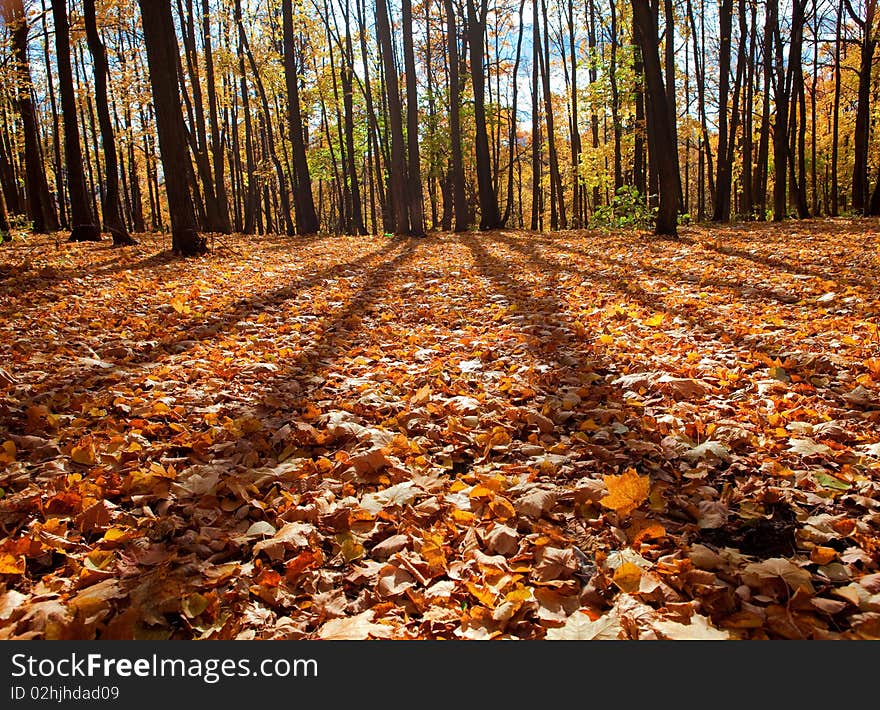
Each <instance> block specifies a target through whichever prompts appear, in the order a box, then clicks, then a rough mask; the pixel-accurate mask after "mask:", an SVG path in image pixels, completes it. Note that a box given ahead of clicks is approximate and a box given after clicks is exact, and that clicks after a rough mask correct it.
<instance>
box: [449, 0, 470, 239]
mask: <svg viewBox="0 0 880 710" xmlns="http://www.w3.org/2000/svg"><path fill="white" fill-rule="evenodd" d="M443 7H444V9H445V12H446V45H447V52H448V54H449V140H450V148H449V151H450V154H451V155H450V161H451V163H452V167H451V170H450V177H451V182H452V204H453V207H454V209H455V226H454V227H453V228H454V230H455V231H456V232H464V231H466V230H467V228H468V209H467V201H466V199H465V194H464V166H463V164H462V152H461V77H460V76H459V72H458V70H459V66H460V60H459V56H458V29H457V26H456V22H455V9H454V8H453V5H452V0H444V2H443Z"/></svg>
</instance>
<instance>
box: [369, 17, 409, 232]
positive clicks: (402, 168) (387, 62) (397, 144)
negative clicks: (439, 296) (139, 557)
mask: <svg viewBox="0 0 880 710" xmlns="http://www.w3.org/2000/svg"><path fill="white" fill-rule="evenodd" d="M376 34H377V36H378V40H379V47H380V49H381V51H382V64H383V67H384V69H385V99H386V101H387V102H388V120H389V124H390V130H391V164H390V165H389V166H388V167H389V173H390V176H389V182H390V183H391V211H392V215H393V221H392V226H393V228H394V232H395V233H396V234H402V235H409V234H411V232H410V223H409V219H410V207H409V200H410V195H409V190H408V189H407V183H408V180H407V172H406V153H405V147H404V146H405V143H404V139H403V122H402V121H403V119H402V116H403V106H402V104H401V101H400V86H399V83H400V82H399V81H398V78H397V66H396V65H395V62H394V47H393V46H392V43H391V25H390V21H389V19H388V5H387V3H386V2H385V0H376Z"/></svg>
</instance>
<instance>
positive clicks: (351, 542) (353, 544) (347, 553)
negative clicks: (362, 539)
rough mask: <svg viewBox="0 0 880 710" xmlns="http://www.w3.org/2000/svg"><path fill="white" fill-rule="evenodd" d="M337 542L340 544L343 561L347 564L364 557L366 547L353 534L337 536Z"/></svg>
mask: <svg viewBox="0 0 880 710" xmlns="http://www.w3.org/2000/svg"><path fill="white" fill-rule="evenodd" d="M336 542H337V543H338V544H339V547H340V550H339V551H340V552H341V553H342V559H344V560H345V561H346V562H351V561H353V560H356V559H359V558H361V557H363V556H364V552H365V550H364V546H363V545H361V544H360V543H359V542H358V541H357V538H356V537H355V536H354V535H352V534H351V533H342V534H341V535H337V536H336Z"/></svg>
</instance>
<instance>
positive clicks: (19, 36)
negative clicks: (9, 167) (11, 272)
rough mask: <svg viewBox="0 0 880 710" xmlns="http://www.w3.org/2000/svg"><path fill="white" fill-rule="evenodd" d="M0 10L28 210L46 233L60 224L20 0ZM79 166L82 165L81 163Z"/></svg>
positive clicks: (9, 1)
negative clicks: (7, 39) (7, 36)
mask: <svg viewBox="0 0 880 710" xmlns="http://www.w3.org/2000/svg"><path fill="white" fill-rule="evenodd" d="M0 11H2V13H3V19H4V22H5V24H6V26H7V27H8V28H9V32H10V34H11V40H12V52H13V57H14V62H15V77H16V82H15V105H16V108H17V109H18V113H19V115H20V116H21V124H22V125H21V129H22V132H23V133H24V172H25V187H26V194H27V214H28V216H29V217H30V218H31V220H33V223H34V231H35V232H37V233H42V234H47V233H49V232H55V231H57V230H58V228H59V226H60V225H59V222H58V212H57V211H56V209H55V205H54V203H53V202H52V196H51V195H50V194H49V184H48V182H47V180H46V171H45V169H44V167H43V161H42V157H41V155H40V129H39V124H38V123H37V112H36V110H35V108H34V102H33V99H32V98H31V86H32V82H31V70H30V63H29V61H28V49H27V44H28V26H27V17H26V15H25V12H24V5H23V3H22V0H7V1H6V2H3V3H0ZM80 167H81V166H80Z"/></svg>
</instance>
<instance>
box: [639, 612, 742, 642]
mask: <svg viewBox="0 0 880 710" xmlns="http://www.w3.org/2000/svg"><path fill="white" fill-rule="evenodd" d="M653 627H654V629H655V630H656V631H657V632H658V633H659V634H660V635H661V636H662V637H663V638H667V639H670V640H673V641H723V640H725V639H729V638H730V632H728V631H722V630H720V629H716V628H715V627H714V626H712V625H711V624H710V623H709V620H708V619H707V618H706V617H705V616H701V615H700V614H694V615H693V616H692V617H691V620H690V623H689V624H681V623H679V622H677V621H657V622H654V624H653Z"/></svg>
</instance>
